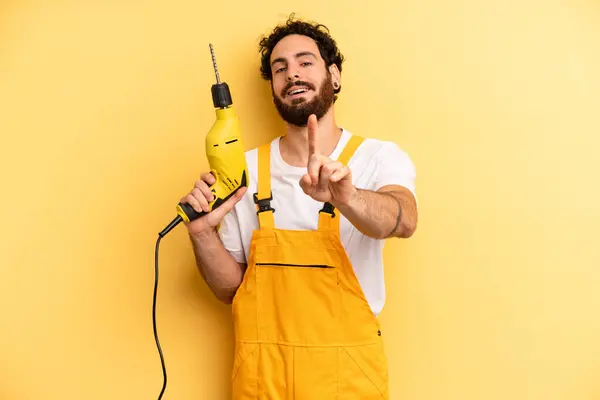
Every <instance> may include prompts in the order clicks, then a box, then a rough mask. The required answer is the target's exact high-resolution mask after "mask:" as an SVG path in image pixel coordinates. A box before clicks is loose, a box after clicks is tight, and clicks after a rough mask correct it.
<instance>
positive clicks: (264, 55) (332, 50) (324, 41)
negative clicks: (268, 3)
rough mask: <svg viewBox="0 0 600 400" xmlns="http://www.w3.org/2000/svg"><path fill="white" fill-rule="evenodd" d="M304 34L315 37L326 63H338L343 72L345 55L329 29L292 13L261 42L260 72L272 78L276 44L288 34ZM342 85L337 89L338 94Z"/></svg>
mask: <svg viewBox="0 0 600 400" xmlns="http://www.w3.org/2000/svg"><path fill="white" fill-rule="evenodd" d="M293 34H297V35H304V36H308V37H310V38H311V39H313V40H314V41H315V42H316V43H317V46H318V48H319V52H320V53H321V57H322V58H323V60H325V65H326V66H327V67H329V66H330V65H332V64H335V65H337V67H338V69H339V70H340V73H341V72H342V63H343V62H344V56H343V55H342V54H341V53H340V50H339V49H338V47H337V44H336V42H335V40H333V38H332V37H331V36H330V35H329V29H328V28H327V27H326V26H325V25H323V24H319V23H315V22H312V23H311V22H305V21H299V20H294V14H293V13H292V14H291V15H290V16H289V18H288V20H287V21H286V22H285V24H283V25H278V26H277V27H275V28H274V29H273V31H272V32H271V33H270V34H269V35H268V36H263V37H262V38H261V40H260V42H259V52H260V54H261V62H260V73H261V76H262V77H263V78H264V79H265V80H268V81H270V80H271V63H270V62H269V61H270V59H271V53H272V52H273V48H274V47H275V45H276V44H277V43H278V42H279V41H280V40H281V39H283V38H284V37H285V36H287V35H293ZM341 89H342V88H341V87H338V88H337V89H335V91H334V93H335V94H338V93H339V92H340V91H341Z"/></svg>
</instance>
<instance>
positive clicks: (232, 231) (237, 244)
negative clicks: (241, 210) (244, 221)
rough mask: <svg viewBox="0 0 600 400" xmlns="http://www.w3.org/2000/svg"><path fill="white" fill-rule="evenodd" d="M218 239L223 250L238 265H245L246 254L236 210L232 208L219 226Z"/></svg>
mask: <svg viewBox="0 0 600 400" xmlns="http://www.w3.org/2000/svg"><path fill="white" fill-rule="evenodd" d="M219 237H220V238H221V241H222V242H223V245H224V246H225V249H227V251H229V253H230V254H231V255H232V256H233V258H234V259H235V260H236V261H237V262H239V263H244V264H245V263H246V253H245V252H244V246H243V242H242V235H241V232H240V224H239V222H238V216H237V210H236V208H235V207H234V208H233V209H232V210H231V211H230V212H229V213H227V214H226V215H225V217H224V218H223V219H222V220H221V223H220V224H219Z"/></svg>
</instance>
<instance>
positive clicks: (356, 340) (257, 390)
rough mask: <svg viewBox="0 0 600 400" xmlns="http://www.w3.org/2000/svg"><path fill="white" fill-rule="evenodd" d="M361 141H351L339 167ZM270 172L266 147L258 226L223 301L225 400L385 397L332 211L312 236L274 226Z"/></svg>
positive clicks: (368, 314) (374, 324)
mask: <svg viewBox="0 0 600 400" xmlns="http://www.w3.org/2000/svg"><path fill="white" fill-rule="evenodd" d="M362 140H363V138H361V137H358V136H352V138H351V140H350V142H349V143H348V144H347V145H346V147H345V149H344V151H343V152H342V154H341V155H340V159H339V161H341V162H342V163H343V164H344V165H346V164H347V163H348V161H349V160H350V158H351V156H352V155H353V154H354V151H355V150H356V148H358V146H359V145H360V144H361V142H362ZM270 175H271V174H270V143H267V144H265V145H262V146H261V147H259V149H258V193H257V194H255V195H254V199H255V202H256V203H257V214H258V218H259V224H260V227H259V229H257V230H255V231H254V232H253V236H252V241H251V249H250V255H249V260H248V268H247V270H246V272H245V275H244V279H243V282H242V284H241V285H240V287H239V289H238V291H237V293H236V295H235V297H234V300H233V304H232V312H233V322H234V329H235V357H234V362H233V370H232V376H231V379H232V391H233V399H234V400H292V399H294V400H333V399H336V400H338V399H339V400H345V399H349V400H350V399H356V400H359V399H360V400H370V399H378V400H381V399H386V400H387V399H388V397H389V395H388V375H387V374H388V372H387V360H386V356H385V353H384V348H383V341H382V337H381V331H380V327H379V322H378V321H377V319H376V317H375V315H373V312H372V310H371V308H370V307H369V304H368V302H367V300H366V298H365V296H364V293H363V291H362V289H361V287H360V285H359V282H358V279H357V278H356V276H355V274H354V270H353V268H352V265H351V263H350V260H349V258H348V256H347V254H346V252H345V250H344V248H343V246H342V243H341V241H340V235H339V227H340V215H339V213H338V211H337V210H335V209H334V207H333V206H332V205H331V204H329V203H325V204H324V207H323V209H322V210H320V212H319V215H318V216H317V215H315V218H318V219H319V224H318V229H317V230H316V231H306V230H283V229H277V228H276V227H275V226H274V219H273V212H274V210H273V209H272V208H271V207H270V201H271V200H272V193H271V183H270V177H271V176H270ZM283 212H294V210H285V211H283Z"/></svg>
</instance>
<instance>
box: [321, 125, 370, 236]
mask: <svg viewBox="0 0 600 400" xmlns="http://www.w3.org/2000/svg"><path fill="white" fill-rule="evenodd" d="M364 140H365V138H363V137H361V136H356V135H352V137H351V138H350V140H349V141H348V143H347V144H346V147H344V150H343V151H342V154H340V157H339V158H338V161H339V162H341V163H342V165H348V162H349V161H350V159H351V158H352V156H353V155H354V153H355V152H356V149H358V146H360V144H361V143H362V142H363V141H364ZM338 214H339V213H336V211H335V207H334V206H333V205H331V204H330V203H324V204H323V208H322V209H321V210H320V211H319V230H320V231H333V232H336V233H338V232H339V230H340V218H339V215H338Z"/></svg>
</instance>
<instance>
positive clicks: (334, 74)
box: [329, 64, 342, 91]
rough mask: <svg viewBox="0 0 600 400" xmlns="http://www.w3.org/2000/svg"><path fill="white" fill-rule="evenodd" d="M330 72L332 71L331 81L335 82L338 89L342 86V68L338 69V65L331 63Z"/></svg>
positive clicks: (334, 86)
mask: <svg viewBox="0 0 600 400" xmlns="http://www.w3.org/2000/svg"><path fill="white" fill-rule="evenodd" d="M329 72H330V73H331V82H332V84H333V88H334V89H335V90H336V91H337V90H339V89H340V88H341V87H342V76H341V74H340V70H339V69H338V67H337V65H335V64H331V65H330V66H329ZM336 84H337V86H336Z"/></svg>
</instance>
